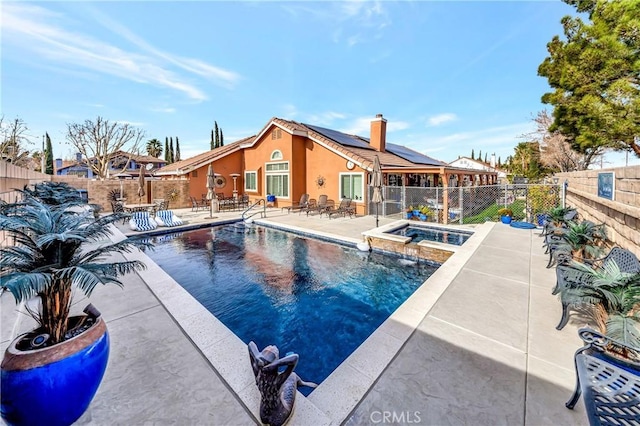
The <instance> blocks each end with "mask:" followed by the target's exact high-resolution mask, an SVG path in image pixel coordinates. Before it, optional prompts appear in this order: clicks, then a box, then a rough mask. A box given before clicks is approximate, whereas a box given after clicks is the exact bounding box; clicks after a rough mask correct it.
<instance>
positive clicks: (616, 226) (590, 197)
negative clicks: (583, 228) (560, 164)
mask: <svg viewBox="0 0 640 426" xmlns="http://www.w3.org/2000/svg"><path fill="white" fill-rule="evenodd" d="M608 171H613V172H614V173H615V195H614V200H613V201H611V200H608V199H605V198H601V197H598V173H599V172H608ZM556 176H557V177H558V178H560V182H564V181H567V182H568V187H567V205H568V206H571V207H575V208H576V209H577V210H578V213H579V214H580V215H581V217H582V218H584V219H587V220H591V221H593V222H595V223H604V224H606V226H607V237H608V238H609V240H611V242H612V243H613V244H616V245H619V246H621V247H624V248H626V249H628V250H631V251H633V252H634V253H635V254H636V256H638V257H640V166H632V167H619V168H612V169H602V170H586V171H581V172H572V173H559V174H557V175H556Z"/></svg>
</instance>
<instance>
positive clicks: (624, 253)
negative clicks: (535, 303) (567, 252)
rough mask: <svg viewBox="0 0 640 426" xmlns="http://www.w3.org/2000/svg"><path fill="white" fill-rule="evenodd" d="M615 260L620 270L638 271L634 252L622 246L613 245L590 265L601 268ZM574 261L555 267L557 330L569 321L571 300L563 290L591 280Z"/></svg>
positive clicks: (633, 272)
mask: <svg viewBox="0 0 640 426" xmlns="http://www.w3.org/2000/svg"><path fill="white" fill-rule="evenodd" d="M610 262H615V264H616V265H617V266H618V268H619V269H620V272H626V273H630V274H637V273H640V260H638V258H637V257H636V255H635V254H633V253H632V252H630V251H629V250H626V249H623V248H622V247H613V248H612V249H611V251H610V252H609V253H608V254H607V255H606V256H605V257H603V258H602V259H596V260H594V261H592V262H591V265H590V266H591V267H592V268H594V269H601V268H603V267H604V265H606V264H608V263H610ZM576 263H577V262H576V261H572V262H570V263H566V264H559V265H558V267H557V268H556V279H557V281H556V286H555V288H554V289H553V292H552V293H553V294H558V293H560V302H561V303H562V317H561V318H560V323H558V325H557V326H556V329H557V330H562V329H563V328H564V326H565V325H567V323H568V322H569V309H570V308H571V302H570V301H569V300H567V299H568V298H567V297H565V294H564V291H565V290H567V289H571V288H577V287H580V286H584V285H589V284H590V283H591V280H593V278H594V277H593V274H590V273H588V272H586V271H584V270H582V269H579V268H578V267H577V266H575V265H576Z"/></svg>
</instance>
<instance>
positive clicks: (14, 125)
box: [0, 116, 31, 167]
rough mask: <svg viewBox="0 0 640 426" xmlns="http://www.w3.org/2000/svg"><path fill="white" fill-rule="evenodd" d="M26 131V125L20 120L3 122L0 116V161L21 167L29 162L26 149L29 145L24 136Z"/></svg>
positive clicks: (2, 117)
mask: <svg viewBox="0 0 640 426" xmlns="http://www.w3.org/2000/svg"><path fill="white" fill-rule="evenodd" d="M27 130H29V128H28V127H27V124H26V123H25V122H24V120H22V119H21V118H14V119H13V120H11V121H9V122H5V119H4V116H0V132H1V133H0V136H1V139H0V159H2V160H4V161H6V162H8V163H13V164H15V165H16V166H21V167H26V166H27V165H28V164H29V163H30V162H31V159H30V158H29V150H28V149H26V145H28V144H30V143H31V142H30V141H29V139H28V138H27V136H26V132H27Z"/></svg>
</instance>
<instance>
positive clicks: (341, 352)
mask: <svg viewBox="0 0 640 426" xmlns="http://www.w3.org/2000/svg"><path fill="white" fill-rule="evenodd" d="M155 239H156V249H155V251H151V252H149V253H148V254H149V256H150V257H151V258H152V259H153V260H154V261H155V262H156V263H157V264H158V265H160V266H161V267H162V269H163V270H165V271H166V272H167V273H168V274H169V275H171V276H172V277H173V278H174V279H175V280H176V281H177V282H178V283H180V284H181V285H182V286H183V287H184V288H185V289H186V290H187V291H188V292H189V293H191V294H192V295H193V296H194V297H195V298H196V299H197V300H198V301H199V302H200V303H202V304H203V305H204V306H206V307H207V309H209V311H210V312H211V313H213V314H214V315H215V316H216V317H217V318H219V319H220V320H221V321H222V322H223V323H224V324H225V325H226V326H227V327H229V328H230V329H231V330H232V331H233V332H234V333H235V334H236V335H237V336H238V337H239V338H240V339H242V340H243V341H244V342H245V343H248V342H249V341H251V340H253V341H254V342H256V344H257V345H258V348H259V349H260V350H262V349H263V348H264V347H265V346H267V345H269V344H275V345H276V346H278V348H279V349H280V355H281V356H284V355H285V354H286V353H288V352H294V353H297V354H299V355H300V361H299V362H298V366H297V367H296V370H295V371H296V372H297V373H298V375H299V376H300V377H302V379H303V380H308V381H313V382H316V383H320V382H322V381H323V380H324V379H325V378H326V377H327V376H328V375H329V374H330V373H331V372H332V371H333V370H334V369H335V368H336V367H338V365H340V363H341V362H342V361H344V360H345V359H346V358H347V357H348V356H349V355H350V354H351V353H352V352H353V351H354V350H355V349H356V348H357V347H358V346H359V345H360V344H361V343H362V342H363V341H364V340H365V339H366V338H367V337H368V336H369V335H370V334H371V333H372V332H373V331H374V330H375V329H376V328H377V327H378V326H379V325H380V324H382V322H384V320H385V319H386V318H388V317H389V315H390V314H391V313H392V312H393V311H394V310H395V309H396V308H397V307H398V306H399V305H400V304H401V303H402V302H404V301H405V300H406V299H407V298H408V297H409V296H410V295H411V294H412V293H413V292H414V291H415V290H416V289H417V288H418V287H419V286H420V285H421V284H422V283H423V282H424V281H425V280H426V279H427V278H428V277H429V276H430V275H431V274H432V273H433V272H434V271H435V269H436V268H437V267H436V266H434V265H431V264H428V263H424V262H421V263H417V264H407V263H404V262H400V259H399V258H398V257H393V256H385V255H382V254H377V253H368V252H366V253H364V252H360V251H358V250H356V249H355V248H349V247H345V246H341V245H338V244H334V243H330V242H325V241H319V240H316V239H312V238H306V237H302V236H299V235H295V234H291V233H286V232H282V231H279V230H275V229H271V228H263V227H255V228H253V229H251V230H250V231H248V232H234V231H233V230H231V228H230V227H229V226H227V227H217V228H209V229H200V230H196V231H189V232H184V233H181V234H174V235H167V236H161V237H156V238H155ZM245 358H246V359H245ZM241 360H243V361H246V365H244V366H243V365H239V368H240V367H246V368H250V365H249V357H248V355H247V356H246V357H244V358H241ZM301 391H302V392H304V393H307V394H308V393H310V390H309V389H308V388H302V389H301Z"/></svg>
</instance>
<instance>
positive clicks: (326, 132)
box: [303, 123, 373, 149]
mask: <svg viewBox="0 0 640 426" xmlns="http://www.w3.org/2000/svg"><path fill="white" fill-rule="evenodd" d="M303 124H304V123H303ZM304 125H305V126H307V127H308V128H310V129H312V130H313V131H315V132H318V133H320V134H321V135H323V136H325V137H327V138H329V139H332V140H334V141H336V142H338V143H339V144H341V145H344V146H351V147H354V148H364V149H373V148H371V146H370V145H369V144H368V143H367V142H365V141H364V140H363V139H362V138H360V137H358V136H353V135H347V134H346V133H342V132H338V131H337V130H332V129H325V128H324V127H319V126H312V125H311V124H304Z"/></svg>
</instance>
